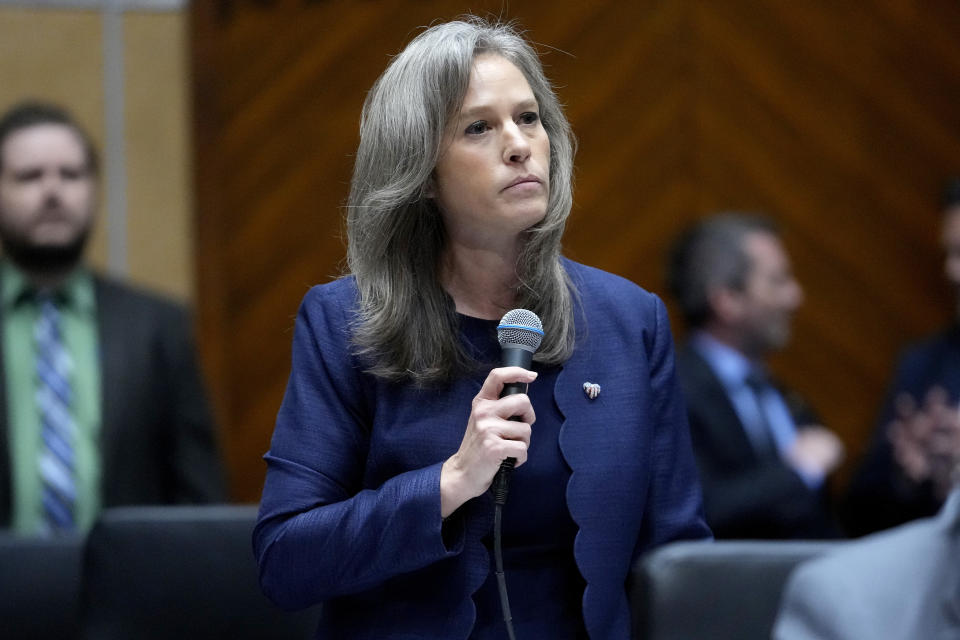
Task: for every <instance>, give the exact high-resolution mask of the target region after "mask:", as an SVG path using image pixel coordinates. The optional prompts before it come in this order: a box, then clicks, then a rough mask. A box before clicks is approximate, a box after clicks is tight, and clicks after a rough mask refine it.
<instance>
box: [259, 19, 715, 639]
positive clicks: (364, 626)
mask: <svg viewBox="0 0 960 640" xmlns="http://www.w3.org/2000/svg"><path fill="white" fill-rule="evenodd" d="M574 147H575V144H574V139H573V136H572V134H571V132H570V127H569V123H568V122H567V120H566V118H565V116H564V114H563V110H562V109H561V107H560V104H559V101H558V100H557V97H556V95H555V94H554V92H553V90H552V88H551V86H550V83H549V81H548V80H547V79H546V77H545V76H544V73H543V69H542V67H541V65H540V61H539V59H538V57H537V54H536V53H535V51H534V50H533V49H532V47H531V46H530V45H529V44H528V43H527V42H526V41H525V40H524V39H523V38H522V37H521V36H520V35H519V34H518V33H517V32H516V31H515V30H514V29H513V28H512V27H511V26H510V25H504V24H491V23H488V22H485V21H482V20H480V19H477V18H473V17H469V18H467V19H464V20H462V21H455V22H450V23H445V24H439V25H436V26H434V27H431V28H429V29H427V30H425V31H424V32H422V33H421V34H420V35H419V36H417V37H416V38H415V39H414V40H413V41H412V42H411V43H410V44H409V45H408V46H407V47H406V48H405V49H404V50H403V52H401V53H400V54H399V55H398V56H397V57H395V58H394V59H393V61H392V62H391V63H390V65H389V66H388V68H387V69H386V71H385V72H384V73H383V75H382V76H381V77H380V78H379V79H378V80H377V82H376V83H375V84H374V86H373V88H372V89H371V91H370V93H369V94H368V96H367V99H366V102H365V104H364V108H363V114H362V119H361V125H360V145H359V149H358V151H357V156H356V164H355V168H354V175H353V181H352V185H351V191H350V199H349V203H348V210H347V236H348V243H349V247H348V265H349V271H350V273H349V274H348V275H347V276H345V277H343V278H341V279H339V280H336V281H334V282H332V283H329V284H326V285H322V286H318V287H315V288H313V289H312V290H311V291H310V292H309V293H308V294H307V296H306V297H305V299H304V301H303V304H302V305H301V308H300V312H299V315H298V317H297V323H296V328H295V333H294V344H293V362H292V370H291V375H290V381H289V384H288V386H287V392H286V395H285V397H284V400H283V405H282V406H281V408H280V412H279V414H278V416H277V423H276V427H275V430H274V435H273V439H272V442H271V446H270V451H269V452H268V453H267V454H266V456H265V458H266V461H267V465H268V471H267V478H266V483H265V486H264V490H263V499H262V501H261V505H260V515H259V519H258V523H257V526H256V529H255V531H254V549H255V553H256V556H257V560H258V563H259V566H260V580H261V585H262V587H263V589H264V591H265V592H266V593H267V595H269V596H270V597H271V598H272V599H273V600H274V601H275V602H276V603H277V604H279V605H281V606H284V607H301V606H308V605H311V604H314V603H317V602H324V603H325V604H324V606H323V614H322V616H321V621H320V627H319V629H318V632H317V637H318V638H319V637H324V638H326V637H338V638H339V637H349V638H401V637H403V638H411V637H417V638H503V637H513V636H512V630H509V627H510V626H511V624H510V623H509V622H507V623H505V622H504V618H509V615H504V614H503V613H502V612H501V600H500V598H499V597H498V596H499V595H500V592H499V591H498V585H497V579H496V577H495V575H494V571H492V566H493V564H494V558H493V557H492V556H493V554H492V551H491V549H490V547H491V536H490V532H491V528H492V525H493V520H494V505H493V502H494V500H493V498H492V497H491V492H490V491H489V489H490V485H491V482H492V481H493V479H494V476H495V474H496V473H497V470H498V468H499V467H500V464H501V462H502V461H503V460H504V459H506V458H515V459H516V465H517V470H516V472H515V473H514V474H513V479H512V487H511V491H510V500H509V501H508V502H507V503H506V505H505V506H504V511H503V523H504V525H503V537H502V539H503V547H504V549H503V551H504V559H503V564H504V567H505V573H506V579H505V584H506V586H507V587H508V589H509V593H510V596H511V599H510V606H511V608H512V613H513V625H514V626H515V628H516V632H517V637H520V638H554V639H558V638H581V637H591V638H627V637H629V634H630V614H629V608H628V604H627V598H626V591H625V581H626V580H627V578H628V575H629V570H630V566H631V563H632V562H633V560H634V559H635V558H636V557H637V555H638V554H639V553H641V552H643V551H645V550H647V549H649V548H651V547H653V546H656V545H659V544H662V543H665V542H668V541H670V540H676V539H682V538H687V539H689V538H702V537H707V536H709V535H710V533H709V530H708V529H707V527H706V525H705V524H704V521H703V516H702V507H701V498H700V489H699V486H698V484H697V480H696V472H695V469H694V462H693V458H692V454H691V450H690V442H689V436H688V433H687V427H686V422H685V420H686V418H685V412H684V407H683V404H682V401H681V399H680V397H679V394H678V393H677V386H676V380H675V376H674V371H673V347H672V339H671V334H670V330H669V325H668V322H667V317H666V312H665V309H664V306H663V304H662V303H661V302H660V300H659V299H657V298H656V297H655V296H653V295H651V294H649V293H647V292H645V291H643V290H642V289H640V288H639V287H637V286H636V285H634V284H632V283H630V282H628V281H626V280H623V279H621V278H618V277H616V276H613V275H610V274H607V273H603V272H601V271H598V270H596V269H591V268H589V267H585V266H583V265H579V264H576V263H574V262H571V261H569V260H566V259H565V258H563V257H562V256H561V255H560V242H561V237H562V234H563V229H564V225H565V223H566V219H567V216H568V214H569V212H570V207H571V203H572V188H571V173H572V164H573V153H574ZM517 307H522V308H525V309H528V310H530V311H532V312H534V313H535V314H537V315H538V316H539V317H540V318H541V319H542V323H543V331H544V335H543V340H542V344H541V345H540V347H539V350H538V351H537V352H536V354H535V355H534V357H533V363H532V365H531V366H530V367H529V368H523V367H517V366H498V362H499V360H500V356H501V348H500V345H499V344H498V342H497V319H499V318H500V317H501V316H503V314H504V312H505V311H507V310H509V309H514V308H517ZM518 384H519V385H529V395H528V394H525V393H519V394H511V395H504V394H503V391H504V388H505V386H507V385H518ZM601 389H602V390H603V393H602V394H601V393H600V391H601ZM501 395H503V396H504V397H500V396H501ZM535 420H536V425H535V427H534V428H532V425H533V423H534V421H535Z"/></svg>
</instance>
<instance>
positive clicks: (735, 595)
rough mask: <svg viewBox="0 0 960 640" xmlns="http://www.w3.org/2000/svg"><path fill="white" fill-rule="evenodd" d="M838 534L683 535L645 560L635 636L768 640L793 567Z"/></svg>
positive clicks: (637, 576) (636, 587)
mask: <svg viewBox="0 0 960 640" xmlns="http://www.w3.org/2000/svg"><path fill="white" fill-rule="evenodd" d="M838 544H841V543H838V542H780V541H776V542H766V541H753V540H743V541H721V542H676V543H673V544H669V545H666V546H663V547H660V548H659V549H656V550H654V551H652V552H651V553H649V554H647V555H645V556H644V557H642V558H640V559H639V560H638V561H637V564H636V566H635V567H634V570H633V575H632V581H631V585H630V589H629V596H630V605H631V609H632V616H633V625H634V634H633V635H634V637H635V638H643V639H644V640H690V639H691V638H710V640H752V639H754V638H756V639H757V640H760V639H763V640H767V639H768V638H770V633H771V630H772V629H773V623H774V620H775V618H776V615H777V610H778V608H779V606H780V596H781V594H782V592H783V588H784V586H785V584H786V580H787V578H788V577H789V575H790V572H791V571H792V570H793V568H794V567H795V566H796V565H797V564H799V563H800V562H802V561H803V560H806V559H808V558H812V557H814V556H816V555H818V554H820V553H823V552H824V551H826V550H827V549H830V548H834V547H835V546H836V545H838Z"/></svg>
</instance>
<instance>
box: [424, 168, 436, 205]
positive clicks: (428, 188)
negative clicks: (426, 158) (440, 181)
mask: <svg viewBox="0 0 960 640" xmlns="http://www.w3.org/2000/svg"><path fill="white" fill-rule="evenodd" d="M423 197H424V198H428V199H430V200H433V199H434V198H436V197H437V183H436V181H435V180H434V179H433V174H432V173H431V174H430V177H429V178H427V182H426V183H425V184H424V185H423Z"/></svg>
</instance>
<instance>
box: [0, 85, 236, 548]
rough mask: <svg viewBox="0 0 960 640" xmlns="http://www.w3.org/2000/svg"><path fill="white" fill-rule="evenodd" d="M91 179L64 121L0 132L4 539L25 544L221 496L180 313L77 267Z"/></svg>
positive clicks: (26, 110)
mask: <svg viewBox="0 0 960 640" xmlns="http://www.w3.org/2000/svg"><path fill="white" fill-rule="evenodd" d="M97 178H98V160H97V153H96V150H95V148H94V145H93V143H92V141H91V139H90V137H89V136H88V134H87V133H86V132H85V131H84V130H83V129H82V128H81V127H80V126H79V124H78V123H77V122H75V121H74V119H73V118H72V116H71V115H70V114H69V113H68V112H67V111H65V110H64V109H62V108H60V107H59V106H56V105H52V104H45V103H33V102H30V103H22V104H19V105H17V106H15V107H13V108H12V109H11V110H9V111H8V112H7V113H6V114H4V115H3V116H2V118H0V243H2V246H3V253H4V259H3V260H2V262H0V327H2V340H0V352H2V355H0V527H3V528H10V529H12V530H13V531H14V532H16V533H20V534H27V535H33V534H57V533H71V532H82V531H84V530H86V529H87V528H89V527H90V525H91V524H92V523H93V522H94V520H95V519H96V516H97V513H98V512H99V511H100V509H102V508H105V507H110V506H117V505H129V504H165V503H185V502H210V501H220V500H222V499H224V497H225V488H224V478H223V474H222V470H221V463H220V458H219V447H218V445H217V438H216V430H215V428H214V424H213V420H212V418H211V413H210V410H209V407H208V405H207V400H206V397H205V394H204V390H203V385H202V382H201V377H200V372H199V369H198V367H197V361H196V356H195V353H194V345H193V340H192V337H191V330H190V321H189V317H188V315H187V313H186V312H185V310H184V309H183V308H182V307H180V306H179V305H177V304H175V303H173V302H171V301H168V300H165V299H161V298H159V297H157V296H154V295H151V294H148V293H145V292H142V291H137V290H135V289H133V288H131V287H129V286H127V285H124V284H120V283H118V282H114V281H111V280H108V279H105V278H103V277H101V276H99V275H95V274H94V273H92V272H91V271H90V270H89V269H88V268H86V267H85V266H83V262H82V257H83V253H84V248H85V246H86V242H87V239H88V237H89V234H90V231H91V228H92V226H93V223H94V217H95V216H94V213H95V210H96V202H97V197H96V195H97Z"/></svg>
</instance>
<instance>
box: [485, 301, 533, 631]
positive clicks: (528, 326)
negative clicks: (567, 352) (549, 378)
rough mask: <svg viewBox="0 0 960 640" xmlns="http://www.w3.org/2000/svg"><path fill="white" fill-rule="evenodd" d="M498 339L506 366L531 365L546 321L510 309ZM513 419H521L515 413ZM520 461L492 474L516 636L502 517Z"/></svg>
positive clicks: (509, 387) (499, 569) (504, 603)
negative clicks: (504, 549)
mask: <svg viewBox="0 0 960 640" xmlns="http://www.w3.org/2000/svg"><path fill="white" fill-rule="evenodd" d="M497 341H499V342H500V350H501V351H500V354H501V355H500V364H501V366H504V367H523V368H524V369H529V368H530V365H531V363H532V362H533V353H534V351H536V350H537V349H538V348H539V347H540V343H541V342H542V341H543V323H542V322H540V318H538V317H537V314H535V313H534V312H532V311H527V310H526V309H514V310H512V311H508V312H507V313H506V315H504V316H503V318H502V319H501V320H500V324H499V326H497ZM526 390H527V385H526V384H523V383H521V382H511V383H508V384H505V385H503V391H501V392H500V397H501V398H503V397H505V396H510V395H514V394H517V393H526ZM510 419H511V420H520V418H519V417H517V416H514V417H512V418H510ZM515 464H517V459H516V458H507V459H506V460H504V461H503V462H501V463H500V469H499V470H498V471H497V475H496V476H494V478H493V484H492V485H491V490H492V491H493V505H494V506H493V559H494V567H495V571H496V576H497V590H498V591H499V593H500V608H501V609H502V610H503V621H504V622H505V623H506V625H507V637H508V638H509V639H510V640H516V636H515V635H514V634H513V616H512V615H511V614H510V598H509V597H508V596H507V577H506V574H505V573H504V571H503V548H502V536H501V533H500V527H501V523H502V521H503V505H504V504H506V502H507V491H508V490H509V488H510V474H511V473H513V467H514V465H515Z"/></svg>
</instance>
